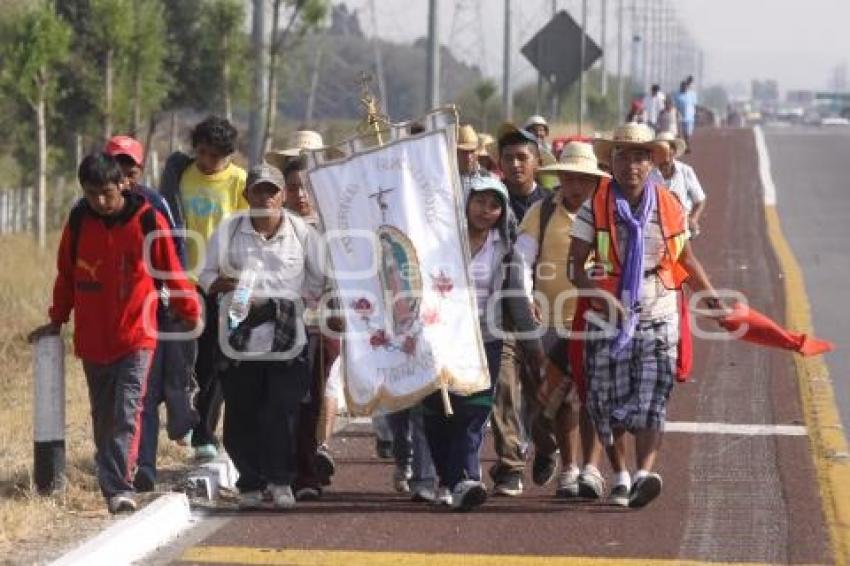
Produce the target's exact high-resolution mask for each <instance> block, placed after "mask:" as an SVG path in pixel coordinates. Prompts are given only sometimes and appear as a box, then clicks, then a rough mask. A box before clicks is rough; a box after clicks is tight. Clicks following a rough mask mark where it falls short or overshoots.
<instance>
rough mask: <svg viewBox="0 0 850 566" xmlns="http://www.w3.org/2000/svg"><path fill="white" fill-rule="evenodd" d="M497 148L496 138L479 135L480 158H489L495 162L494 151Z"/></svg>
mask: <svg viewBox="0 0 850 566" xmlns="http://www.w3.org/2000/svg"><path fill="white" fill-rule="evenodd" d="M495 146H496V138H494V137H493V136H491V135H490V134H478V152H477V153H478V157H489V158H490V159H493V160H494V161H495V157H493V150H494V149H495Z"/></svg>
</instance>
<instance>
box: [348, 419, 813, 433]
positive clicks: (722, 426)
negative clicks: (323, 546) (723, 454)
mask: <svg viewBox="0 0 850 566" xmlns="http://www.w3.org/2000/svg"><path fill="white" fill-rule="evenodd" d="M348 424H349V425H357V426H364V425H367V426H371V425H372V419H371V418H370V417H353V418H350V419H348ZM664 430H665V431H666V432H682V433H689V434H729V435H737V436H806V434H807V432H806V427H804V426H800V425H775V424H733V423H697V422H681V421H673V422H669V421H668V422H667V423H666V424H665V425H664Z"/></svg>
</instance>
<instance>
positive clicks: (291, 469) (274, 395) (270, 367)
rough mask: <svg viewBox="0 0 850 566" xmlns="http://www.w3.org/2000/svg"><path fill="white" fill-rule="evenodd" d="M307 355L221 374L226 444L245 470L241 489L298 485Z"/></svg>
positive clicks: (249, 364) (248, 364) (236, 463)
mask: <svg viewBox="0 0 850 566" xmlns="http://www.w3.org/2000/svg"><path fill="white" fill-rule="evenodd" d="M309 381H310V379H309V369H308V366H307V361H306V359H305V357H304V356H303V355H302V356H299V357H297V358H295V359H294V360H292V361H291V362H276V361H274V362H272V361H257V362H245V361H243V362H241V363H240V364H239V365H237V366H233V367H231V368H230V369H228V370H227V371H226V372H225V373H224V375H223V376H222V378H221V385H222V390H223V392H224V400H225V405H224V448H225V449H226V450H227V453H228V455H229V456H230V459H231V460H232V461H233V465H234V466H236V470H237V471H238V472H239V480H238V481H237V482H236V487H238V488H239V491H241V492H243V493H244V492H246V491H256V490H260V489H263V488H265V487H266V485H268V484H270V483H272V484H276V485H292V483H293V481H294V480H295V473H296V442H297V432H298V413H299V408H300V405H301V400H302V399H303V397H304V395H305V394H306V393H307V388H308V386H309Z"/></svg>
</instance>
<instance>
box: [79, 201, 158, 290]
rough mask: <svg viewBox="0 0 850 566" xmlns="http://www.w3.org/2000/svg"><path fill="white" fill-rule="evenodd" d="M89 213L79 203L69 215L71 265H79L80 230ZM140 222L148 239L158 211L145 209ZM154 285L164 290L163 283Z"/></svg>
mask: <svg viewBox="0 0 850 566" xmlns="http://www.w3.org/2000/svg"><path fill="white" fill-rule="evenodd" d="M87 213H88V210H87V207H86V205H85V204H84V203H79V204H78V205H77V206H75V207H74V208H72V209H71V213H70V214H69V215H68V230H70V232H71V265H72V266H73V265H76V264H77V252H78V250H79V247H80V228H81V227H82V225H83V218H84V217H85V215H86V214H87ZM139 222H140V223H141V226H142V237H143V238H144V237H147V235H148V234H150V233H151V232H153V231H154V230H156V229H157V225H156V210H155V209H154V208H153V207H152V206H150V205H148V207H147V209H145V210H144V211H143V212H142V213H141V214H140V215H139ZM154 285H156V288H157V290H160V289H161V288H162V281H160V280H159V279H156V278H154Z"/></svg>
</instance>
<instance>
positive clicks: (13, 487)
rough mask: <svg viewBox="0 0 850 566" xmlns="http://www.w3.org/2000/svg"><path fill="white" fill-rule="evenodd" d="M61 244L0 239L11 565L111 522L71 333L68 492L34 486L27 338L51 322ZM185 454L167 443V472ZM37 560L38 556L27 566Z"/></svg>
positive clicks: (3, 448) (0, 433)
mask: <svg viewBox="0 0 850 566" xmlns="http://www.w3.org/2000/svg"><path fill="white" fill-rule="evenodd" d="M57 240H58V236H57V235H53V237H52V238H51V239H50V241H49V242H48V246H47V249H46V251H40V250H38V248H37V246H36V245H35V243H34V242H33V240H32V239H31V238H30V237H29V236H4V237H0V265H2V269H0V368H2V371H0V556H5V557H7V559H13V560H14V558H13V557H14V556H15V554H19V553H20V552H21V551H22V549H25V548H26V546H27V544H28V543H37V544H35V546H38V547H42V546H44V545H45V543H46V545H47V546H48V547H49V546H50V545H51V542H52V543H53V544H54V545H59V546H64V545H67V544H68V543H69V542H73V541H74V540H75V538H76V537H75V536H74V533H73V532H72V531H73V530H74V529H78V532H80V531H79V529H80V528H81V527H82V532H85V531H86V530H88V531H91V530H92V527H93V526H94V527H95V528H96V527H97V526H100V524H101V523H102V522H103V521H106V520H108V517H107V513H106V509H105V505H104V504H103V500H102V499H101V496H100V493H99V491H98V487H97V480H96V478H95V476H94V464H93V454H94V447H93V445H92V442H91V426H90V420H89V404H88V397H87V392H86V386H85V378H84V377H83V372H82V367H81V365H80V362H79V360H77V359H76V358H74V357H73V354H72V352H73V349H72V346H71V342H70V335H71V332H70V330H71V329H70V328H66V329H65V330H64V331H63V334H64V335H65V337H66V351H67V353H68V355H67V359H66V362H65V366H66V447H67V448H66V450H67V454H66V458H67V470H66V472H67V475H68V488H67V489H66V490H65V492H64V493H61V494H57V495H54V496H52V497H40V496H38V495H36V494H35V492H34V490H33V486H32V450H33V440H32V389H33V388H32V357H31V350H30V347H29V345H28V344H27V342H26V335H27V333H28V332H29V331H30V330H32V329H33V328H34V327H36V326H37V325H39V324H42V323H44V322H46V318H47V307H48V305H49V302H50V293H51V290H52V284H53V278H54V274H55V250H56V247H57ZM184 450H185V449H183V448H180V447H178V446H176V445H175V444H174V443H171V442H168V441H167V440H165V438H164V437H161V442H160V464H161V466H162V468H165V469H169V468H170V469H174V468H181V467H182V466H183V465H185V460H186V454H185V452H184ZM81 520H82V521H81ZM86 522H88V523H89V524H88V525H85V524H81V523H86ZM86 527H88V529H86ZM69 530H70V531H71V532H69ZM31 558H36V559H37V558H38V556H33V555H30V556H29V557H28V558H27V559H24V561H25V562H31V561H33V560H31ZM0 562H2V561H0Z"/></svg>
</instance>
